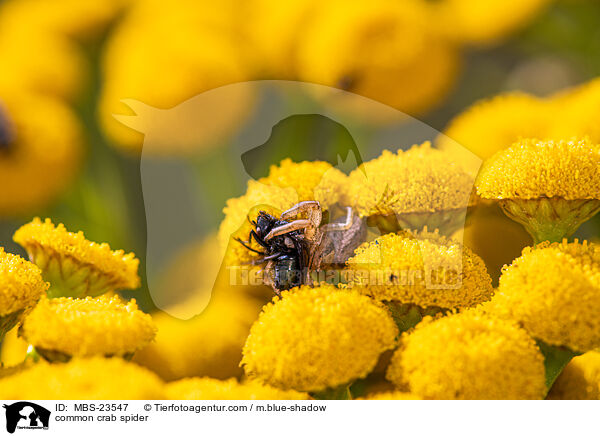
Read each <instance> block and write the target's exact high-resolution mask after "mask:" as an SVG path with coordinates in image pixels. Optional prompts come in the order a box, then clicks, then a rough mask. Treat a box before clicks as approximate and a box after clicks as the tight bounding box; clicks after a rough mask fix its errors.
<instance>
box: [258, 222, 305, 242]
mask: <svg viewBox="0 0 600 436" xmlns="http://www.w3.org/2000/svg"><path fill="white" fill-rule="evenodd" d="M311 226H312V223H311V222H310V220H296V221H291V222H289V223H287V224H283V225H281V226H279V227H275V228H274V229H273V230H271V231H270V232H269V233H268V234H267V236H265V241H268V240H269V239H272V238H274V237H275V236H279V235H285V234H286V233H290V232H293V231H295V230H302V229H307V228H309V227H311Z"/></svg>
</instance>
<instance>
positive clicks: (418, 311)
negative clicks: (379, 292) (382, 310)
mask: <svg viewBox="0 0 600 436" xmlns="http://www.w3.org/2000/svg"><path fill="white" fill-rule="evenodd" d="M384 304H385V305H386V306H387V308H388V309H389V311H390V313H391V315H392V318H393V319H394V321H395V322H396V325H397V326H398V329H399V330H400V333H403V332H405V331H408V330H410V329H411V328H413V327H414V326H416V325H417V324H419V323H420V322H421V321H422V320H423V318H424V317H426V316H433V315H435V314H437V313H440V312H443V309H442V308H441V307H427V308H423V307H419V306H417V305H415V304H404V303H400V302H398V301H384Z"/></svg>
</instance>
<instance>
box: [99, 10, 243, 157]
mask: <svg viewBox="0 0 600 436" xmlns="http://www.w3.org/2000/svg"><path fill="white" fill-rule="evenodd" d="M239 7H240V5H239V4H237V3H235V2H231V1H229V0H227V1H224V2H222V3H220V4H219V7H207V4H206V3H204V2H197V1H195V0H180V1H177V2H175V3H171V4H169V5H168V6H167V5H165V3H164V2H161V1H157V0H149V1H142V2H133V4H132V7H131V8H130V10H129V11H128V14H127V15H126V17H125V18H124V19H123V20H121V21H120V22H119V24H118V26H116V28H115V29H114V31H112V32H111V35H110V37H109V39H108V41H107V42H106V47H105V52H104V58H103V63H102V66H103V89H102V95H101V96H100V102H99V108H98V115H99V117H100V124H101V126H102V127H103V129H104V131H105V133H106V134H107V135H108V136H109V137H110V138H111V139H112V140H113V141H112V142H113V143H115V144H116V145H119V146H122V147H123V148H125V149H127V150H130V151H139V150H141V146H142V142H148V141H152V139H151V138H148V137H147V138H144V137H143V134H144V133H146V132H144V131H143V130H144V128H145V127H146V126H148V125H150V127H148V128H149V129H152V127H151V125H152V124H153V123H154V122H153V120H152V116H153V114H152V113H150V114H144V113H140V112H139V111H137V110H136V109H135V108H134V113H135V114H137V115H138V117H144V118H146V119H145V120H142V121H141V122H134V123H131V122H129V123H125V124H122V123H121V122H120V121H119V120H117V119H115V117H114V116H113V115H114V114H123V115H132V111H131V109H129V108H127V107H126V105H124V104H123V103H122V100H123V99H124V98H127V99H134V100H137V101H140V102H143V103H144V104H145V105H149V106H150V107H152V108H157V109H156V111H155V112H161V111H160V109H168V108H174V107H175V106H177V105H180V104H181V103H183V102H185V101H186V100H188V99H191V98H193V97H196V96H197V95H199V94H201V93H203V92H206V91H210V90H213V89H215V88H218V87H221V86H224V85H227V84H231V83H237V82H245V81H247V80H248V79H249V78H251V76H249V71H247V67H246V65H245V62H244V52H243V49H242V48H241V47H243V46H244V41H243V39H242V38H241V37H239V36H238V35H237V33H238V32H237V27H236V26H235V23H234V20H232V19H231V17H232V16H235V11H236V10H237V9H239ZM148 47H152V50H148V49H147V48H148ZM197 47H203V49H202V50H197ZM216 95H217V96H218V95H219V94H218V93H217V94H216ZM220 95H221V96H223V95H225V96H226V97H224V98H223V99H220V98H213V99H209V100H206V103H207V104H208V103H210V105H209V107H206V105H204V106H203V105H200V106H199V107H196V108H194V110H195V111H196V112H194V113H188V114H187V115H186V116H185V117H180V118H175V119H174V120H173V121H174V122H175V123H181V122H182V119H185V120H187V122H189V125H188V126H187V127H186V128H183V129H182V128H174V126H167V128H170V129H168V131H169V132H171V133H172V134H173V135H179V134H183V135H186V134H188V133H189V132H190V131H192V130H193V131H195V132H196V133H197V134H198V139H199V141H198V142H197V143H196V147H195V148H193V147H192V150H191V151H201V150H202V149H207V148H208V147H209V146H214V145H218V144H220V143H222V141H214V140H215V139H216V138H221V137H225V138H227V136H228V135H229V134H230V133H231V132H234V131H236V129H237V128H238V127H239V125H240V120H244V119H245V117H246V116H248V115H249V114H250V113H251V110H250V108H249V104H250V102H252V101H253V96H252V93H251V92H250V93H248V87H237V88H236V89H235V90H234V92H233V93H227V91H225V92H224V93H221V94H220ZM140 107H143V105H140ZM194 115H195V116H194ZM138 117H134V118H138ZM204 117H206V118H208V117H210V122H207V123H204V124H202V129H194V128H193V127H194V126H196V125H198V122H197V120H199V119H203V118H204ZM119 119H120V120H123V119H122V118H121V117H119ZM133 124H135V125H136V126H137V128H136V129H135V130H137V131H135V130H133V129H131V128H129V127H126V126H128V125H133ZM177 125H178V126H179V125H180V124H177ZM205 132H208V133H207V134H206V133H205ZM160 136H163V135H160ZM177 137H179V136H177ZM174 142H176V143H179V141H174ZM148 150H149V151H150V152H154V153H160V154H163V155H164V154H169V153H172V152H174V153H177V152H181V151H184V152H185V151H190V150H186V149H185V148H183V149H182V148H181V147H177V146H173V145H172V144H169V143H168V142H167V143H161V144H158V143H153V146H151V147H150V148H149V149H148Z"/></svg>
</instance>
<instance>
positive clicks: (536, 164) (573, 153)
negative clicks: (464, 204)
mask: <svg viewBox="0 0 600 436" xmlns="http://www.w3.org/2000/svg"><path fill="white" fill-rule="evenodd" d="M599 166H600V147H598V146H597V145H596V144H592V143H591V142H590V141H589V139H581V140H570V141H562V140H561V141H540V140H537V139H522V140H519V141H517V142H515V143H514V144H513V145H511V146H510V147H508V148H507V149H505V150H501V151H499V152H498V153H496V154H495V155H493V156H492V157H491V158H490V159H488V160H487V161H486V162H485V163H484V165H483V166H482V168H481V171H480V173H479V175H478V177H477V180H476V183H475V186H476V188H477V193H478V194H479V195H481V196H482V197H483V198H489V199H511V198H519V199H536V198H540V197H549V198H551V197H561V198H564V199H567V200H580V199H600V173H599V172H598V167H599Z"/></svg>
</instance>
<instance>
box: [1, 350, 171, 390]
mask: <svg viewBox="0 0 600 436" xmlns="http://www.w3.org/2000/svg"><path fill="white" fill-rule="evenodd" d="M163 389H164V388H163V384H162V382H161V380H160V379H159V378H158V377H157V376H156V375H155V374H153V373H152V372H150V371H148V370H147V369H144V368H141V367H139V366H138V365H135V364H133V363H130V362H126V361H124V360H122V359H119V358H110V359H107V358H101V357H94V358H89V359H73V360H71V361H70V362H69V363H64V364H47V363H44V362H40V363H38V364H37V365H34V366H33V367H31V368H29V369H26V370H24V371H20V372H18V373H16V374H14V375H11V376H8V377H5V378H0V392H2V397H3V398H11V399H15V400H20V399H23V400H29V399H31V398H36V399H40V400H116V399H119V400H153V399H162V398H164V393H163Z"/></svg>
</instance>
